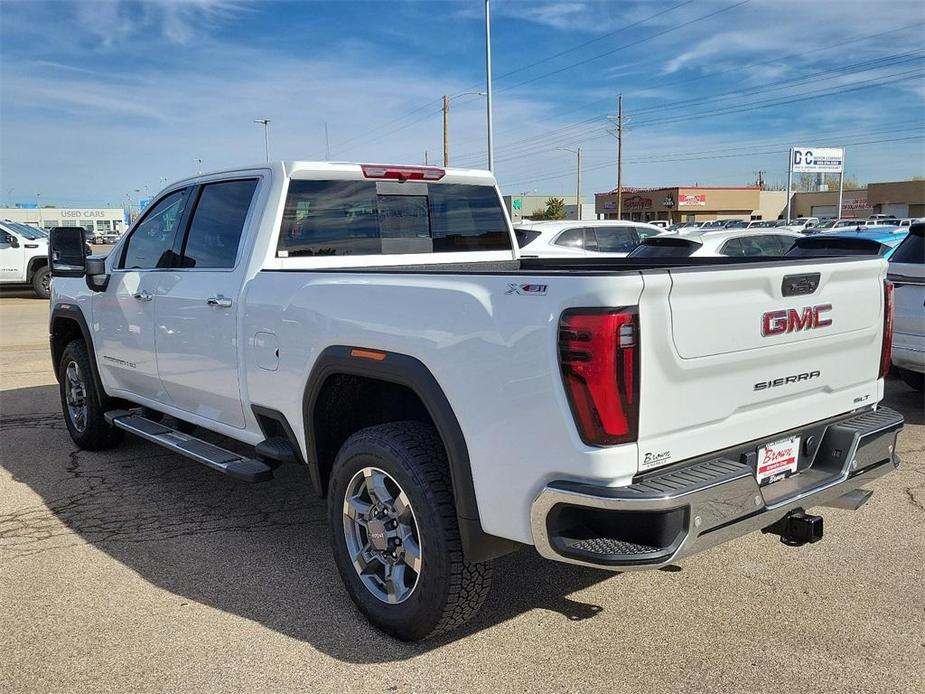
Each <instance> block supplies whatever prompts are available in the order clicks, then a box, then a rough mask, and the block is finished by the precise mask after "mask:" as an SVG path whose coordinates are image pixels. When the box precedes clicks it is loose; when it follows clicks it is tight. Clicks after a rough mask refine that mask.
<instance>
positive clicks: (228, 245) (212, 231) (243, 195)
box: [180, 179, 257, 268]
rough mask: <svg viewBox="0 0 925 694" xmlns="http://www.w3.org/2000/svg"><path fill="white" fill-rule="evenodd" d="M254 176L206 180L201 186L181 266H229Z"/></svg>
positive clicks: (235, 250) (247, 204) (241, 226)
mask: <svg viewBox="0 0 925 694" xmlns="http://www.w3.org/2000/svg"><path fill="white" fill-rule="evenodd" d="M256 189H257V179H248V180H244V181H222V182H221V183H209V184H207V185H205V186H204V187H203V189H202V193H201V194H200V196H199V202H197V203H196V209H195V210H194V211H193V219H192V222H190V227H189V232H187V234H186V242H185V244H184V246H183V254H182V260H181V261H180V267H185V268H232V267H234V261H235V258H236V257H237V255H238V244H239V242H240V241H241V232H242V231H243V230H244V220H245V219H246V218H247V211H248V210H249V209H250V206H251V200H252V199H253V197H254V191H255V190H256Z"/></svg>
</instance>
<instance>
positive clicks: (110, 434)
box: [58, 340, 124, 451]
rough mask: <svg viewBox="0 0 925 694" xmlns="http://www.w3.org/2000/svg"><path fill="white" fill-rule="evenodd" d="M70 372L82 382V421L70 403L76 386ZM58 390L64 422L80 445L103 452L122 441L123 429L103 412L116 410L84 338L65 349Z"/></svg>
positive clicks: (60, 366) (59, 367)
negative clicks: (95, 372) (110, 423)
mask: <svg viewBox="0 0 925 694" xmlns="http://www.w3.org/2000/svg"><path fill="white" fill-rule="evenodd" d="M72 367H74V370H72V371H70V373H76V374H77V375H78V377H79V379H80V381H81V383H82V389H81V390H82V393H83V397H82V402H83V407H82V408H78V409H79V410H81V411H82V412H83V416H82V417H80V418H79V421H75V419H76V418H75V415H74V414H73V413H72V411H71V408H70V407H69V406H68V388H71V387H73V383H70V382H69V370H71V369H72ZM58 381H59V383H58V389H59V393H60V396H61V408H62V410H63V412H64V422H65V424H66V425H67V430H68V433H69V434H70V435H71V438H72V439H73V440H74V443H76V444H77V445H78V446H79V447H80V448H83V449H86V450H88V451H99V450H103V449H105V448H112V447H113V446H115V445H116V444H118V443H119V442H120V441H121V440H122V435H123V433H124V432H123V431H122V430H121V429H117V428H115V427H112V426H110V425H109V424H107V423H106V419H105V417H104V416H103V414H104V413H105V412H106V411H107V410H110V409H113V407H112V406H111V402H110V399H109V397H108V396H107V395H106V393H105V392H104V391H103V386H102V384H100V382H99V380H98V379H97V378H95V377H94V371H93V369H92V368H91V365H90V354H89V352H88V351H87V345H86V343H85V342H84V341H83V340H73V341H71V342H69V343H68V345H67V347H65V348H64V352H63V353H62V355H61V361H60V363H59V366H58Z"/></svg>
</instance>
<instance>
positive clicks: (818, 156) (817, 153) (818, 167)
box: [790, 147, 845, 173]
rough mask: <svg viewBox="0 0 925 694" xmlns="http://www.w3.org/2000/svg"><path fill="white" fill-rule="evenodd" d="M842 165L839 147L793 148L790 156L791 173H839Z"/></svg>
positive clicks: (842, 158) (843, 160) (842, 154)
mask: <svg viewBox="0 0 925 694" xmlns="http://www.w3.org/2000/svg"><path fill="white" fill-rule="evenodd" d="M844 163H845V150H843V149H841V148H840V147H794V148H793V149H792V150H791V155H790V170H791V171H793V173H841V172H842V168H843V167H844Z"/></svg>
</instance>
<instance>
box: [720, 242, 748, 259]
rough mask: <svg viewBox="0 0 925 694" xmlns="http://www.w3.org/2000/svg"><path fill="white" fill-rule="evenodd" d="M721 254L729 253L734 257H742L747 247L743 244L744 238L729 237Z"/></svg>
mask: <svg viewBox="0 0 925 694" xmlns="http://www.w3.org/2000/svg"><path fill="white" fill-rule="evenodd" d="M720 255H728V256H730V257H732V258H741V257H742V256H744V255H745V248H744V247H743V246H742V239H729V240H728V241H726V243H724V244H723V249H722V250H721V251H720Z"/></svg>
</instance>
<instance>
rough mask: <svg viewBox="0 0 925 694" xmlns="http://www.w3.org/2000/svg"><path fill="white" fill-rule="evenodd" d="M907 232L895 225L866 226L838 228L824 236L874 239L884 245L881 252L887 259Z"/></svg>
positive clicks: (906, 229)
mask: <svg viewBox="0 0 925 694" xmlns="http://www.w3.org/2000/svg"><path fill="white" fill-rule="evenodd" d="M908 233H909V228H908V227H906V228H903V227H896V226H873V225H872V226H867V227H862V228H859V229H839V230H837V231H834V232H829V233H827V234H825V236H829V237H838V238H857V239H869V240H871V241H876V242H877V243H879V244H882V245H883V246H884V250H883V252H882V253H881V255H883V257H884V258H887V259H889V258H890V256H891V255H892V254H893V252H894V251H895V250H896V247H897V246H898V245H899V244H900V243H901V242H902V240H903V239H904V238H906V235H907V234H908Z"/></svg>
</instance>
